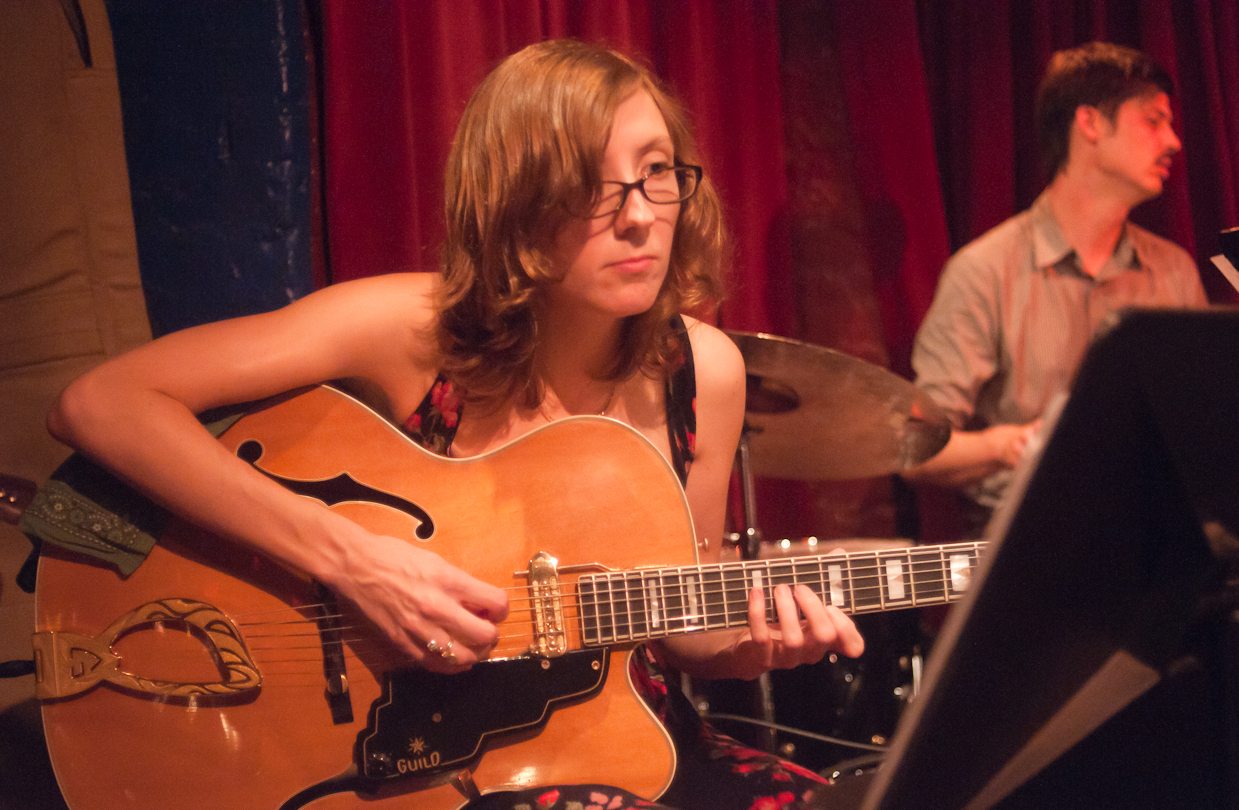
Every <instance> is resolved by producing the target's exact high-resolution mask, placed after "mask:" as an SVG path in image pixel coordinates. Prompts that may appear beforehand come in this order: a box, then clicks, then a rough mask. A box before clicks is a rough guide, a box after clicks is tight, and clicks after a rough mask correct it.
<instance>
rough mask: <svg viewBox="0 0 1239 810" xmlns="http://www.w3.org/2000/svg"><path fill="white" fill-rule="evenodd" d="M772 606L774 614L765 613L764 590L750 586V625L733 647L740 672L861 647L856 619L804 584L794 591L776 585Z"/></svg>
mask: <svg viewBox="0 0 1239 810" xmlns="http://www.w3.org/2000/svg"><path fill="white" fill-rule="evenodd" d="M774 606H775V612H776V614H777V615H776V616H774V617H768V616H767V615H766V598H765V590H764V589H763V588H752V589H750V591H749V629H748V632H747V633H745V634H743V635H742V636H741V637H740V638H738V639H737V640H736V642H735V644H734V645H733V646H732V656H733V658H734V662H733V666H735V668H736V670H737V673H738V674H739V676H740V677H747V678H756V677H757V676H758V675H761V674H762V673H764V672H767V671H769V670H771V669H791V668H792V667H797V666H800V665H801V664H815V663H817V662H818V661H820V660H822V657H823V656H825V655H826V653H827V652H830V651H832V650H833V651H836V652H840V653H842V654H843V655H846V656H848V657H850V658H855V657H857V656H859V655H860V654H861V653H862V652H864V650H865V642H864V639H862V638H861V636H860V631H858V630H857V629H856V625H855V623H853V622H852V620H851V619H850V618H849V617H848V616H847V615H846V614H845V613H843V611H841V610H839V609H838V608H836V607H834V606H832V605H825V604H823V603H822V600H821V599H819V598H818V596H817V594H815V593H814V592H813V591H812V590H811V589H810V588H809V587H808V586H806V585H797V586H796V587H795V589H794V590H793V589H792V588H790V587H788V586H787V585H776V586H775V588H774ZM802 617H803V618H802ZM771 619H773V620H774V621H773V622H772V621H771Z"/></svg>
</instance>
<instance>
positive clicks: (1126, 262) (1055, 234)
mask: <svg viewBox="0 0 1239 810" xmlns="http://www.w3.org/2000/svg"><path fill="white" fill-rule="evenodd" d="M1028 214H1029V217H1030V219H1031V223H1032V236H1033V261H1034V262H1035V264H1036V267H1037V269H1038V270H1044V269H1046V268H1047V267H1054V266H1056V265H1058V264H1059V263H1061V262H1063V261H1065V260H1067V259H1070V262H1069V266H1070V267H1071V268H1072V269H1074V270H1076V271H1079V261H1078V260H1077V259H1076V258H1075V249H1074V248H1072V247H1071V245H1069V244H1067V240H1066V239H1065V238H1064V237H1063V232H1062V230H1061V229H1060V228H1059V227H1058V220H1056V219H1055V218H1054V210H1053V209H1052V208H1050V198H1049V194H1048V193H1046V192H1042V194H1041V196H1040V197H1038V198H1037V200H1036V202H1034V203H1033V204H1032V207H1031V208H1030V209H1029V210H1028ZM1113 266H1114V267H1116V268H1118V269H1121V270H1126V269H1129V268H1130V269H1137V268H1140V267H1142V266H1143V265H1142V264H1141V262H1140V255H1139V253H1138V252H1137V250H1136V245H1135V243H1134V242H1132V239H1131V229H1130V228H1128V227H1127V223H1124V224H1123V233H1122V234H1121V235H1120V236H1119V243H1118V245H1116V246H1115V248H1114V261H1113Z"/></svg>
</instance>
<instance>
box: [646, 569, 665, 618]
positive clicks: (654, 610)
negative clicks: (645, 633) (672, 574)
mask: <svg viewBox="0 0 1239 810" xmlns="http://www.w3.org/2000/svg"><path fill="white" fill-rule="evenodd" d="M646 586H647V587H648V588H649V592H650V596H649V600H650V627H654V628H659V627H662V626H663V618H662V613H661V611H660V610H659V608H658V583H656V582H655V581H654V580H652V579H651V580H650V581H649V582H648V583H646Z"/></svg>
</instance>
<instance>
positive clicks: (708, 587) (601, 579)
mask: <svg viewBox="0 0 1239 810" xmlns="http://www.w3.org/2000/svg"><path fill="white" fill-rule="evenodd" d="M969 563H970V564H969V566H968V567H969V569H970V568H971V567H972V565H973V564H974V563H973V561H971V560H970V561H969ZM918 564H920V565H922V566H923V567H922V569H921V570H920V571H918V570H917V565H918ZM724 565H734V566H736V568H735V569H734V570H720V569H713V568H712V569H710V570H708V571H707V572H704V576H703V571H702V570H701V569H699V568H697V567H689V566H685V567H681V568H667V569H653V570H650V571H629V572H614V573H604V574H597V575H590V576H591V578H592V579H593V581H594V582H596V583H600V584H601V585H602V587H603V588H606V589H607V590H608V591H621V590H622V592H623V593H624V594H639V595H641V596H644V593H645V591H646V589H647V588H648V586H649V585H650V584H655V585H658V586H659V587H660V588H661V589H662V590H663V591H667V590H668V589H670V590H672V591H678V590H682V586H683V585H684V584H685V583H686V582H687V581H688V580H689V579H690V578H696V579H695V581H696V583H697V586H696V590H697V592H698V593H699V595H700V596H703V597H707V596H708V597H713V596H716V595H719V594H721V595H723V596H724V597H725V598H727V599H730V598H731V597H733V596H735V595H736V594H747V593H748V592H749V591H750V590H751V588H752V584H751V582H750V581H749V579H748V578H745V579H742V580H737V579H736V578H735V577H734V576H733V577H732V578H731V579H730V580H729V579H728V578H727V575H728V574H734V573H741V572H744V573H747V571H746V570H745V568H744V566H745V565H746V564H744V563H728V564H724ZM776 565H781V566H784V567H786V566H788V565H789V564H788V563H783V562H779V563H776ZM800 565H801V566H802V570H770V569H769V568H767V569H766V571H765V574H766V576H764V577H763V584H764V585H769V584H775V585H779V584H789V585H792V584H804V585H808V586H810V587H812V586H813V585H822V584H824V582H825V581H827V580H828V576H827V577H825V578H824V577H823V573H824V572H822V571H816V572H814V571H809V570H803V564H800ZM761 568H762V566H751V565H750V566H749V568H748V571H752V570H761ZM883 570H884V566H882V565H874V566H866V567H863V568H856V567H853V568H851V569H849V570H848V571H847V572H846V574H847V577H848V579H850V580H852V581H851V582H848V583H847V584H846V585H845V586H844V589H845V590H847V591H849V592H856V591H860V592H866V593H867V592H871V591H880V590H881V589H882V587H883V586H882V583H881V582H878V583H875V584H867V585H858V584H856V582H855V580H857V579H865V578H872V577H879V576H880V574H881V572H882V571H883ZM826 573H828V572H826ZM918 573H919V574H922V575H924V574H926V573H932V574H934V575H935V576H934V577H933V579H934V580H939V579H941V580H943V582H945V576H946V575H949V574H950V573H951V572H950V570H949V569H945V568H943V566H942V565H941V561H937V560H935V561H926V562H924V563H918V562H915V561H914V562H913V563H912V565H911V570H910V571H908V572H906V573H905V574H904V577H905V579H910V580H913V581H910V582H907V583H905V585H906V586H908V589H909V590H912V589H914V588H917V587H918V585H919V587H922V588H923V587H924V586H925V585H926V584H928V583H925V582H921V583H919V584H918V583H917V582H915V581H914V578H915V576H916V575H917V574H918ZM939 574H942V575H943V576H938V575H939ZM706 577H708V579H709V581H708V583H707V584H705V585H704V586H703V584H702V583H703V582H706V579H705V578H706ZM788 577H791V578H792V581H790V582H788V581H786V579H787V578H788ZM935 584H936V583H935ZM616 586H618V587H616ZM504 590H507V591H510V592H514V593H522V594H527V593H528V587H527V586H519V585H517V586H508V587H506V588H504ZM673 595H675V594H673ZM547 598H549V597H537V596H528V595H525V596H519V597H517V598H514V599H512V600H510V601H511V603H512V604H515V605H518V606H519V605H521V604H523V603H528V604H533V603H534V602H537V601H544V600H545V599H547ZM558 598H559V599H560V600H561V601H567V602H568V604H569V607H570V608H571V607H579V605H574V604H573V603H574V602H579V601H580V600H581V597H580V596H578V595H574V594H561V595H560V596H559V597H558ZM603 598H606V597H603ZM746 598H747V597H746ZM766 598H767V599H769V598H770V597H769V595H767V597H766ZM857 601H859V600H857ZM327 606H328V605H327V603H319V604H307V605H296V606H292V605H290V606H287V607H283V608H274V609H271V610H266V611H256V612H253V613H244V614H237V615H236V617H235V618H237V619H241V618H248V617H251V616H263V615H269V614H273V613H283V612H297V611H307V610H316V609H324V608H326V607H327ZM343 617H344V614H342V613H324V614H320V615H317V616H312V617H304V616H299V617H298V618H296V619H289V620H282V621H262V622H245V621H238V622H237V624H238V626H243V627H275V626H279V625H282V624H301V623H314V622H318V621H322V620H326V619H339V618H343ZM327 629H328V630H339V629H341V628H327Z"/></svg>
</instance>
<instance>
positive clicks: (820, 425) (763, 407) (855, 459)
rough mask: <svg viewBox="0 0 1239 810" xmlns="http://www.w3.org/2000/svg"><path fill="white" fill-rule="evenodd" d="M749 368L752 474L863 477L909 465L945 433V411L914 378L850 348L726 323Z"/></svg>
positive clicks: (936, 445)
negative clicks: (854, 353) (860, 356)
mask: <svg viewBox="0 0 1239 810" xmlns="http://www.w3.org/2000/svg"><path fill="white" fill-rule="evenodd" d="M727 335H728V336H729V337H730V338H731V339H732V340H733V341H735V343H736V345H737V346H739V347H740V353H741V354H742V355H743V356H744V365H745V369H746V371H747V374H748V395H747V402H746V405H745V431H746V435H747V439H748V445H749V453H750V457H751V467H752V471H753V474H754V475H760V476H767V477H770V478H788V479H793V480H802V481H828V480H833V481H839V480H848V479H853V478H871V477H873V476H878V475H887V474H889V473H893V472H899V471H902V470H906V469H908V468H909V467H914V466H916V465H917V464H920V463H921V462H922V461H925V460H926V459H928V458H930V457H931V456H933V455H934V454H935V453H937V452H938V451H939V450H941V449H942V448H943V446H944V445H946V442H947V439H949V438H950V437H951V425H950V422H949V421H948V420H947V418H946V414H945V413H944V412H943V411H942V409H941V408H939V407H938V406H937V405H936V404H935V403H934V402H933V400H931V399H930V398H929V397H928V396H927V395H925V394H924V393H923V392H921V390H920V389H918V388H917V387H916V386H915V385H913V384H912V383H910V382H908V381H907V380H905V379H903V378H902V377H899V376H897V375H896V374H894V373H892V372H890V371H887V370H886V369H884V368H881V367H879V366H875V365H873V364H871V363H867V362H865V361H864V360H860V359H858V358H856V357H853V356H851V355H849V354H844V353H843V352H838V351H835V350H833V349H827V348H824V347H822V346H815V345H813V344H811V343H803V342H801V341H798V340H791V339H789V338H783V337H777V336H775V335H767V334H761V333H754V332H733V331H728V332H727Z"/></svg>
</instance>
